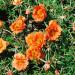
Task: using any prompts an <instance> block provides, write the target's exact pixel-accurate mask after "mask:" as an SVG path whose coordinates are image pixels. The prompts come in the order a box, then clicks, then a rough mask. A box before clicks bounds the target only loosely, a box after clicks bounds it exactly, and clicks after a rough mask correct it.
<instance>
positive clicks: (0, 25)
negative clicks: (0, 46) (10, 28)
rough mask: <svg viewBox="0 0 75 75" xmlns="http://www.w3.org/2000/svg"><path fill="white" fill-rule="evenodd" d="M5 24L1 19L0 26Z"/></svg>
mask: <svg viewBox="0 0 75 75" xmlns="http://www.w3.org/2000/svg"><path fill="white" fill-rule="evenodd" d="M2 26H3V21H1V20H0V28H1V27H2Z"/></svg>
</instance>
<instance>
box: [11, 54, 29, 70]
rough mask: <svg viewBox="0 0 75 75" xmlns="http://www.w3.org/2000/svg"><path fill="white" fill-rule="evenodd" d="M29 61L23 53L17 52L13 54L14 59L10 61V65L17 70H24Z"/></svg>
mask: <svg viewBox="0 0 75 75" xmlns="http://www.w3.org/2000/svg"><path fill="white" fill-rule="evenodd" d="M28 64H29V62H28V59H27V58H26V57H25V55H23V54H21V53H17V54H15V55H14V59H13V61H12V66H13V67H14V68H15V69H17V70H18V71H21V70H25V69H26V68H27V66H28Z"/></svg>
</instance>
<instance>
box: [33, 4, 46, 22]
mask: <svg viewBox="0 0 75 75" xmlns="http://www.w3.org/2000/svg"><path fill="white" fill-rule="evenodd" d="M32 17H33V19H34V20H35V21H36V22H42V21H44V19H45V18H46V17H47V13H46V9H45V7H44V5H43V4H40V5H37V6H35V7H34V9H33V14H32Z"/></svg>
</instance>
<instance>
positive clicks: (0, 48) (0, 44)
mask: <svg viewBox="0 0 75 75" xmlns="http://www.w3.org/2000/svg"><path fill="white" fill-rule="evenodd" d="M8 44H9V43H8V42H6V41H4V40H3V39H2V38H0V53H2V52H3V51H4V50H6V47H7V46H8Z"/></svg>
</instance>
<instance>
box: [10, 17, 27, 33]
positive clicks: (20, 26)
mask: <svg viewBox="0 0 75 75" xmlns="http://www.w3.org/2000/svg"><path fill="white" fill-rule="evenodd" d="M24 21H25V17H23V16H19V17H18V18H17V20H16V21H15V22H14V23H12V24H11V25H10V29H11V31H13V33H15V34H18V33H20V32H22V31H23V30H24V29H25V28H26V24H25V23H24Z"/></svg>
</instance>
